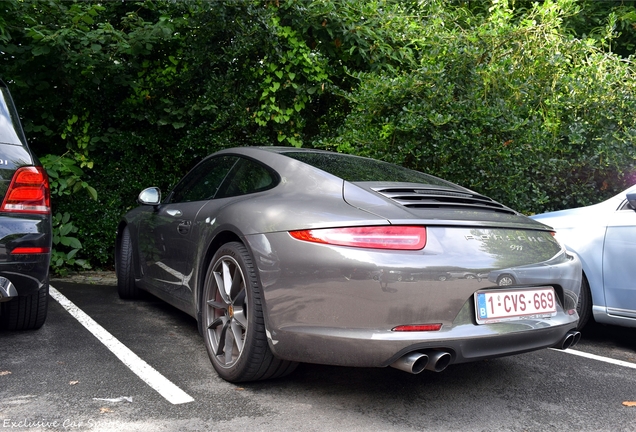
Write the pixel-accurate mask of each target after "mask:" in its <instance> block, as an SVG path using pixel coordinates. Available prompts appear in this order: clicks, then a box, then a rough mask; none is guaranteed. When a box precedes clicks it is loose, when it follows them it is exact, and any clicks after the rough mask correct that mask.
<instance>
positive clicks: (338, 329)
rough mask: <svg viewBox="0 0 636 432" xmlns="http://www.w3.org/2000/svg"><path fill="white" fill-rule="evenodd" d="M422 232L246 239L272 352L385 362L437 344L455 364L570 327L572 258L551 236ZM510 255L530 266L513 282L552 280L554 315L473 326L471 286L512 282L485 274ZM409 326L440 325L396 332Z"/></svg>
mask: <svg viewBox="0 0 636 432" xmlns="http://www.w3.org/2000/svg"><path fill="white" fill-rule="evenodd" d="M504 234H506V233H504ZM428 235H429V244H428V245H427V247H426V248H425V249H424V250H422V251H412V252H411V251H402V252H392V251H388V252H387V251H378V250H359V249H355V248H344V247H334V246H328V245H316V244H311V243H306V242H299V241H294V240H291V237H290V236H289V235H286V233H277V234H270V235H267V236H265V235H259V236H250V237H248V238H247V240H248V244H249V246H250V249H251V251H252V253H253V255H254V262H255V264H256V266H257V267H258V274H259V278H260V282H261V286H262V290H263V300H264V302H263V303H264V316H265V322H266V326H267V330H268V339H269V343H270V347H271V350H272V352H273V353H274V354H275V355H276V356H278V357H280V358H282V359H285V360H292V361H298V362H306V363H318V364H332V365H339V366H359V367H384V366H388V365H391V364H392V363H393V362H395V361H396V360H397V359H398V358H400V357H402V356H404V355H405V354H407V353H410V352H413V351H444V352H448V353H450V355H451V360H450V363H451V364H453V363H464V362H469V361H475V360H481V359H488V358H495V357H502V356H507V355H513V354H519V353H523V352H529V351H533V350H538V349H543V348H548V347H553V346H558V345H560V344H561V343H562V342H563V340H564V338H565V337H566V335H567V334H568V332H570V331H572V330H575V328H576V326H577V323H578V315H577V313H576V304H577V301H578V296H579V291H580V286H581V274H582V273H581V263H580V260H579V259H578V257H577V256H575V255H569V254H567V253H566V251H565V250H564V249H562V248H561V249H560V250H559V247H558V245H557V246H556V251H557V253H556V255H555V254H554V247H553V245H552V244H551V243H549V242H550V239H547V240H543V241H538V240H537V241H533V242H528V244H525V243H524V244H522V246H523V247H521V246H519V245H517V243H516V242H515V243H513V245H515V247H514V248H511V247H510V244H509V242H507V241H502V245H500V244H499V243H498V242H499V239H500V238H504V239H505V237H504V236H503V235H500V234H497V238H496V239H495V240H497V243H495V244H488V243H487V242H486V241H487V240H492V239H493V238H494V237H495V236H494V235H490V236H488V235H483V236H479V237H477V236H476V235H475V234H474V230H469V229H452V228H430V229H429V230H428ZM548 235H549V234H548ZM520 237H521V238H525V237H523V236H519V235H517V237H515V238H516V239H517V238H520ZM478 238H479V239H481V238H483V239H484V241H483V242H481V243H480V242H478ZM442 240H444V241H445V242H442ZM520 242H521V241H520ZM491 243H492V242H491ZM517 246H519V247H517ZM274 251H275V252H274ZM510 251H512V252H513V254H514V255H513V256H512V257H510V256H509V253H510ZM521 251H523V252H524V253H525V255H524V254H522V253H521ZM513 258H514V259H515V260H516V262H517V263H521V264H526V265H528V266H532V270H533V271H532V272H531V276H532V277H531V278H530V277H528V278H519V279H518V280H516V281H515V283H514V284H513V285H512V286H511V287H514V288H518V289H526V288H528V289H531V288H533V287H545V286H551V287H553V288H554V290H555V293H556V294H557V297H558V299H559V301H558V304H557V312H556V314H555V315H554V316H551V317H528V318H526V319H518V320H514V321H504V322H493V323H486V324H478V323H477V321H476V306H475V293H476V292H477V291H479V290H486V289H487V290H500V289H501V290H503V289H505V288H509V287H500V286H498V285H496V284H495V283H493V282H491V281H489V280H488V274H489V273H490V272H492V271H499V270H501V269H502V268H501V267H504V266H505V263H506V262H512V261H513ZM541 259H544V261H543V262H537V261H539V260H541ZM524 260H525V262H524ZM533 264H535V265H533ZM505 267H506V268H508V267H518V265H507V266H505ZM467 274H468V275H471V276H472V277H469V278H467V277H464V276H465V275H467ZM458 275H459V276H461V277H459V276H458ZM441 276H444V277H441ZM411 324H416V325H419V324H424V325H426V324H441V329H440V330H437V331H413V332H404V331H393V329H395V328H396V327H398V326H402V325H411Z"/></svg>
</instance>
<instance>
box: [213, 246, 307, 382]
mask: <svg viewBox="0 0 636 432" xmlns="http://www.w3.org/2000/svg"><path fill="white" fill-rule="evenodd" d="M201 320H202V323H201V328H202V330H203V339H204V341H205V347H206V349H207V351H208V355H209V357H210V361H211V362H212V365H213V366H214V369H216V371H217V373H218V374H219V376H220V377H221V378H223V379H224V380H226V381H229V382H234V383H236V382H244V381H257V380H264V379H271V378H278V377H282V376H285V375H288V374H290V373H291V372H293V371H294V369H296V366H297V363H295V362H290V361H286V360H280V359H278V358H276V357H274V355H273V354H272V352H271V350H270V348H269V345H268V343H267V336H266V334H265V320H264V319H263V306H262V300H261V289H260V286H259V284H258V278H257V277H256V272H255V270H254V265H253V264H252V259H251V257H250V255H249V253H248V252H247V249H246V248H245V246H244V245H243V244H241V243H238V242H233V243H227V244H225V245H223V246H222V247H221V248H220V249H219V250H218V251H217V252H216V254H215V255H214V258H213V259H212V261H211V262H210V265H209V267H208V271H207V274H206V278H205V285H204V288H203V297H202V301H201Z"/></svg>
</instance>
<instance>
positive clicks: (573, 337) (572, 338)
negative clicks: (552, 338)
mask: <svg viewBox="0 0 636 432" xmlns="http://www.w3.org/2000/svg"><path fill="white" fill-rule="evenodd" d="M580 340H581V332H579V331H576V330H570V331H569V332H567V333H566V335H565V337H564V338H563V340H562V341H561V343H560V344H559V345H558V346H557V347H558V348H560V349H563V350H565V349H568V348H572V347H574V346H575V345H576V344H577V343H579V341H580Z"/></svg>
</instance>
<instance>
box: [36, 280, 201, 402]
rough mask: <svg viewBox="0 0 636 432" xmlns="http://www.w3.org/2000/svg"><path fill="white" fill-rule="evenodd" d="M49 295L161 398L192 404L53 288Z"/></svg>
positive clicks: (187, 397) (189, 397)
mask: <svg viewBox="0 0 636 432" xmlns="http://www.w3.org/2000/svg"><path fill="white" fill-rule="evenodd" d="M49 293H50V294H51V297H53V298H54V299H55V300H56V301H57V302H58V303H59V304H60V305H62V307H63V308H64V309H66V310H67V311H68V312H69V313H70V314H71V315H72V316H73V317H74V318H75V319H76V320H78V321H79V322H80V324H82V325H83V326H84V327H86V329H88V331H90V332H91V333H92V334H93V335H94V336H95V337H96V338H97V339H99V341H100V342H101V343H103V344H104V345H105V346H106V348H108V349H109V350H110V351H111V352H112V353H113V354H115V355H116V356H117V358H119V360H121V361H122V362H123V363H124V364H125V365H126V366H128V368H129V369H130V370H131V371H133V372H134V373H135V374H136V375H137V376H138V377H139V378H141V379H142V380H143V381H144V382H145V383H146V384H148V385H149V386H150V387H152V388H153V389H155V390H156V391H157V392H158V393H159V394H160V395H161V396H163V397H164V398H166V399H167V400H168V402H170V403H172V404H175V405H176V404H183V403H188V402H193V401H194V399H193V398H192V397H191V396H190V395H188V394H187V393H185V392H184V391H183V390H181V389H180V388H179V387H177V386H176V385H174V384H173V383H172V382H170V381H169V380H168V379H167V378H166V377H164V376H163V375H161V374H160V373H159V372H157V371H156V370H155V369H154V368H153V367H152V366H150V365H149V364H148V363H146V362H145V361H143V360H142V359H141V358H139V357H138V356H137V354H135V353H134V352H132V351H131V350H130V349H129V348H128V347H127V346H126V345H124V344H123V343H121V342H119V340H117V339H116V338H115V337H114V336H113V335H111V334H110V333H108V332H107V331H106V329H104V327H102V326H100V325H99V324H97V323H96V322H95V321H94V320H93V319H92V318H91V317H89V316H88V315H87V314H86V313H85V312H84V311H82V310H81V309H80V308H78V307H77V306H75V304H73V302H71V301H70V300H69V299H67V298H66V297H65V296H64V295H63V294H62V293H60V292H59V291H58V290H56V289H55V288H53V287H50V288H49Z"/></svg>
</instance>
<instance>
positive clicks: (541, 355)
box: [0, 278, 636, 431]
mask: <svg viewBox="0 0 636 432" xmlns="http://www.w3.org/2000/svg"><path fill="white" fill-rule="evenodd" d="M79 282H80V283H77V282H75V283H71V282H68V281H53V282H52V284H51V285H52V287H53V288H54V291H53V292H54V296H55V298H56V300H52V301H51V303H50V309H49V317H48V320H47V322H46V324H45V325H44V327H43V328H42V329H40V330H38V331H33V332H0V343H1V344H2V349H1V350H0V430H3V429H6V430H25V431H26V430H29V431H34V430H42V431H45V430H95V431H112V430H122V431H124V430H125V431H137V430H138V431H142V430H143V431H208V430H214V431H215V430H254V431H259V430H262V431H265V430H267V431H289V430H295V431H348V430H351V431H403V430H414V431H415V430H422V431H446V430H449V431H455V430H457V431H485V430H510V431H552V430H590V431H591V430H594V431H597V430H607V431H610V430H611V431H628V430H636V406H631V405H636V403H634V402H636V340H635V339H636V338H634V337H633V330H631V329H625V328H619V327H604V326H597V325H591V326H589V327H587V328H586V329H584V332H583V339H582V342H581V343H580V344H579V345H578V346H577V347H576V348H575V350H569V351H565V352H564V351H558V350H543V351H538V352H534V353H528V354H523V355H518V356H513V357H507V358H502V359H496V360H490V361H483V362H477V363H471V364H466V365H457V366H450V367H449V368H448V369H446V370H445V371H444V372H442V373H433V372H428V371H425V372H423V373H422V374H419V375H410V374H407V373H405V372H401V371H398V370H396V369H392V368H386V369H352V368H339V367H330V366H322V365H310V364H303V365H300V366H299V368H298V369H297V371H296V372H294V373H293V374H292V375H290V376H289V377H286V378H284V379H280V380H274V381H265V382H257V383H246V384H243V385H235V384H230V383H227V382H225V381H223V380H221V379H220V378H218V377H217V375H216V374H215V372H214V370H213V369H212V366H211V364H210V362H209V360H208V358H207V354H206V351H205V347H204V345H203V341H202V339H201V338H200V336H199V334H198V331H197V327H196V322H195V321H194V319H192V318H190V317H189V316H187V315H185V314H183V313H181V312H180V311H178V310H176V309H174V308H173V307H171V306H169V305H167V304H165V303H163V302H162V301H160V300H158V299H155V298H154V297H151V296H148V297H147V298H145V299H143V300H140V301H132V302H131V301H122V300H120V299H119V298H118V296H117V289H116V287H114V286H113V285H112V284H111V282H112V281H110V280H108V279H105V278H102V279H97V278H95V279H92V280H91V279H86V278H85V279H84V280H82V281H79Z"/></svg>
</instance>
